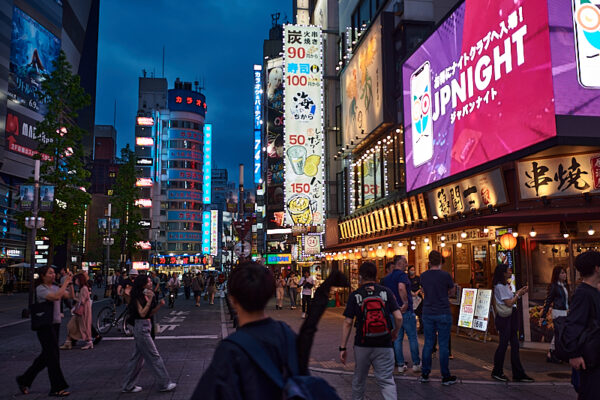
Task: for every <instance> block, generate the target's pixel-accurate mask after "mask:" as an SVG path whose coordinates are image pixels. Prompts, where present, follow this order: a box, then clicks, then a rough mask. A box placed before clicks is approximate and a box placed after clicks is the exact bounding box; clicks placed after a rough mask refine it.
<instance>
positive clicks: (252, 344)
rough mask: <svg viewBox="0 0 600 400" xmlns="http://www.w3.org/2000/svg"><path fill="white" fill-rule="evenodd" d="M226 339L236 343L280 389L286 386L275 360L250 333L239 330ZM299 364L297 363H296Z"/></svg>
mask: <svg viewBox="0 0 600 400" xmlns="http://www.w3.org/2000/svg"><path fill="white" fill-rule="evenodd" d="M225 340H226V341H228V342H231V343H234V344H236V345H237V346H238V347H239V348H241V349H242V350H243V351H244V352H245V353H246V354H247V355H248V357H250V359H251V360H252V361H254V363H255V364H256V365H257V366H258V367H259V368H260V369H261V370H262V371H263V372H264V373H265V375H267V377H268V378H269V379H271V380H272V381H273V382H274V383H275V384H276V385H277V386H278V387H279V388H280V389H283V387H284V381H283V375H282V374H281V371H279V368H277V366H276V365H275V363H273V360H271V359H270V358H269V356H268V355H267V354H266V353H265V351H264V350H263V349H262V347H261V346H260V344H259V343H258V342H257V341H256V340H255V339H254V338H253V337H252V336H250V335H249V334H247V333H245V332H243V331H239V330H238V331H237V332H235V333H234V334H233V335H230V336H228V337H227V338H225ZM296 365H297V363H296Z"/></svg>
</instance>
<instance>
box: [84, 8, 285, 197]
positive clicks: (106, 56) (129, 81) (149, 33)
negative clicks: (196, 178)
mask: <svg viewBox="0 0 600 400" xmlns="http://www.w3.org/2000/svg"><path fill="white" fill-rule="evenodd" d="M100 4H101V9H100V32H99V43H98V84H97V98H96V123H97V124H112V123H113V109H114V102H115V99H116V100H117V119H116V121H117V123H116V128H117V134H118V143H117V151H119V150H120V149H121V148H122V147H124V146H125V145H126V144H127V143H129V144H130V145H131V146H133V144H134V119H135V114H136V111H137V102H138V97H137V96H138V78H139V77H140V76H141V75H142V70H143V69H146V70H147V71H148V72H149V74H150V73H152V72H153V71H155V74H156V76H160V75H161V73H162V71H161V70H162V48H163V45H164V46H165V48H166V56H165V77H166V78H167V80H168V82H169V88H172V87H173V82H174V81H175V78H177V77H179V78H181V79H182V80H183V81H191V82H193V81H195V80H199V81H202V79H204V84H205V90H204V94H205V95H206V103H207V105H208V113H207V115H206V121H207V122H210V123H212V124H213V131H214V144H213V154H214V156H213V167H214V166H217V167H219V168H227V169H228V170H229V177H230V180H234V181H236V182H237V181H238V165H239V164H240V163H244V164H245V168H246V170H245V172H246V173H245V174H244V175H245V182H246V186H250V185H251V183H252V181H253V177H252V156H253V154H252V151H253V142H254V138H253V131H252V129H253V127H252V83H253V82H252V65H253V64H261V58H262V45H263V40H264V39H266V38H268V34H269V28H270V27H271V14H273V13H275V12H280V13H281V19H280V21H282V20H283V18H284V15H287V17H288V19H290V20H291V17H292V11H291V4H292V2H291V1H290V0H252V1H249V0H152V1H148V0H102V1H101V2H100Z"/></svg>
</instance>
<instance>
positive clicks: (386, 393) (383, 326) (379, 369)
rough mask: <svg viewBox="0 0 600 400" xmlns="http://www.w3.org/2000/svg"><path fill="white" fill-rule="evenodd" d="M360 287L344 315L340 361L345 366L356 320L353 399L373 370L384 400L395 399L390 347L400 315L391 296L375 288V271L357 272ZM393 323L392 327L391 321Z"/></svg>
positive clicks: (360, 393) (365, 268)
mask: <svg viewBox="0 0 600 400" xmlns="http://www.w3.org/2000/svg"><path fill="white" fill-rule="evenodd" d="M358 275H359V279H360V287H359V288H358V290H355V291H354V292H352V293H350V297H349V298H348V303H347V304H346V310H345V311H344V317H346V318H345V319H344V326H343V329H342V342H341V345H340V349H339V350H340V359H341V361H342V363H344V364H346V356H347V351H346V345H347V343H348V338H349V337H350V332H351V331H352V323H353V321H354V319H355V318H356V324H355V327H356V336H355V339H354V359H355V369H354V376H353V378H352V399H353V400H361V399H363V398H364V395H365V388H366V380H367V374H368V373H369V368H370V367H371V365H372V366H373V370H374V373H375V379H376V381H377V384H378V385H379V387H380V389H381V394H382V395H383V398H384V399H386V400H390V399H396V398H397V397H398V396H397V393H396V383H395V382H394V349H393V345H392V343H393V342H394V340H395V339H396V337H397V335H398V331H399V330H400V327H401V326H402V314H401V312H400V308H399V307H398V303H397V302H396V299H395V298H394V294H393V293H392V292H391V291H390V289H388V288H386V287H385V286H381V285H379V284H377V281H376V279H377V267H376V266H375V264H373V263H370V262H364V263H363V264H362V265H361V266H360V268H359V270H358ZM392 318H394V320H395V324H394V322H393V321H392Z"/></svg>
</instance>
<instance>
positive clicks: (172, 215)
mask: <svg viewBox="0 0 600 400" xmlns="http://www.w3.org/2000/svg"><path fill="white" fill-rule="evenodd" d="M167 219H168V220H169V221H188V222H194V221H201V220H202V213H200V212H198V211H185V210H182V211H167ZM209 219H210V218H209Z"/></svg>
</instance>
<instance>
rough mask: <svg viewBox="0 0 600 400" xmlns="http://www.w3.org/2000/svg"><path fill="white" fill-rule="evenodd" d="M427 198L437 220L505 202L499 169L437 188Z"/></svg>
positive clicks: (504, 192) (502, 181)
mask: <svg viewBox="0 0 600 400" xmlns="http://www.w3.org/2000/svg"><path fill="white" fill-rule="evenodd" d="M428 196H429V205H430V206H431V208H432V211H433V215H437V216H438V217H439V218H443V217H445V216H450V215H455V214H456V213H459V212H461V213H465V212H468V211H472V210H478V209H481V208H484V207H487V206H488V205H492V206H496V205H500V204H505V203H506V202H507V197H506V191H505V189H504V180H503V179H502V172H501V171H500V169H494V170H492V171H489V172H484V173H483V174H479V175H475V176H472V177H469V178H467V179H463V180H462V181H458V182H454V183H451V184H449V185H446V186H442V187H439V188H437V189H435V190H432V191H430V192H429V193H428Z"/></svg>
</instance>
